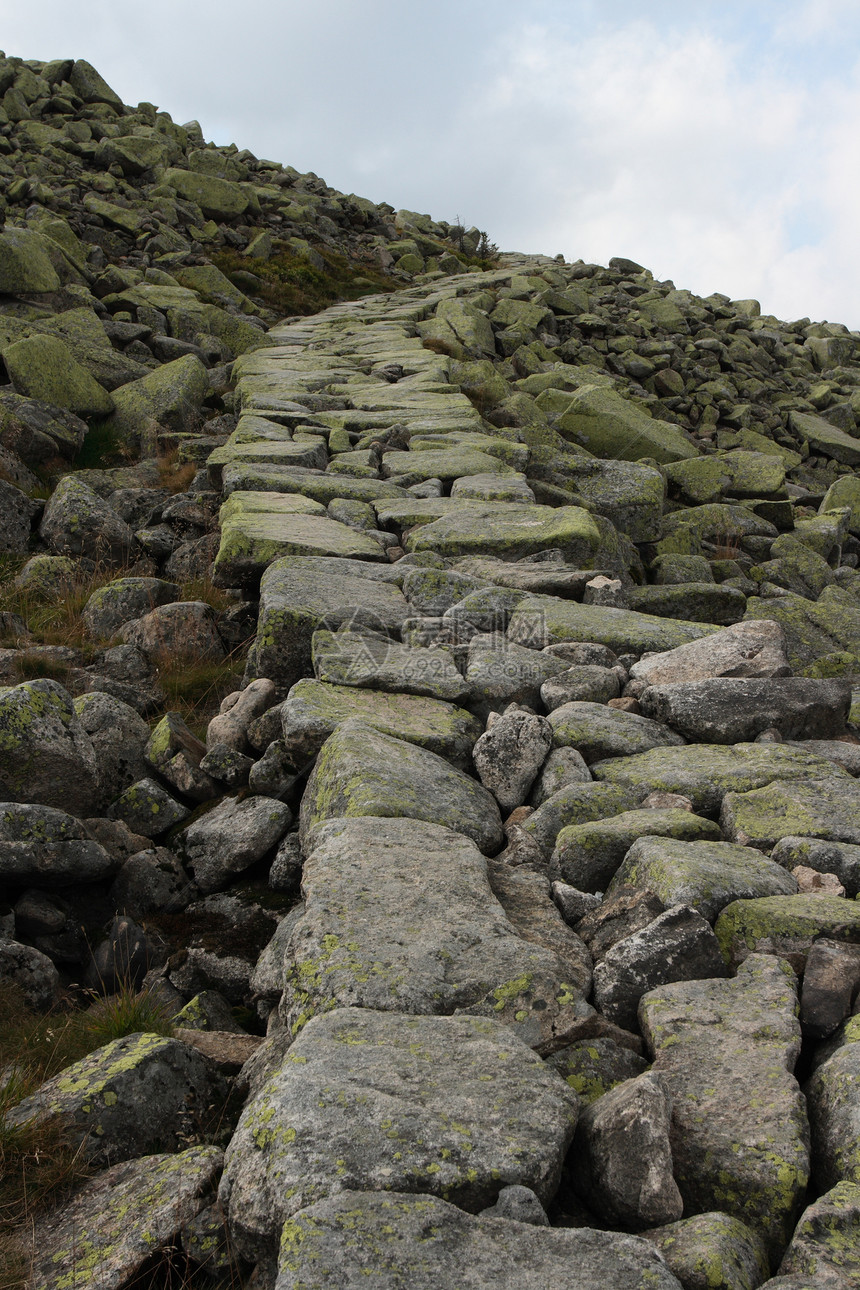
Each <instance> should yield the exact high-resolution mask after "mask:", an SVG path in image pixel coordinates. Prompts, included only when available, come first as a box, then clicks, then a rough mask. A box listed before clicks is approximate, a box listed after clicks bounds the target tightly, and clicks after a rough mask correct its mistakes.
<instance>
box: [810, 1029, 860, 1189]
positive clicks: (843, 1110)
mask: <svg viewBox="0 0 860 1290" xmlns="http://www.w3.org/2000/svg"><path fill="white" fill-rule="evenodd" d="M858 1085H860V1044H852V1043H848V1044H845V1045H844V1046H843V1047H841V1048H838V1049H837V1050H836V1052H835V1053H834V1054H833V1056H832V1057H830V1058H829V1059H828V1060H827V1061H826V1062H824V1063H823V1064H822V1065H821V1066H819V1067H818V1069H817V1070H816V1071H815V1073H814V1074H813V1075H812V1077H811V1079H810V1080H809V1081H808V1082H807V1084H806V1085H805V1087H804V1093H805V1095H806V1101H807V1104H808V1106H809V1123H810V1128H811V1130H812V1176H813V1180H814V1182H815V1185H816V1186H817V1187H818V1188H819V1189H820V1190H827V1189H828V1188H830V1187H835V1186H836V1184H837V1183H839V1182H842V1181H847V1182H854V1181H856V1179H857V1176H858V1168H860V1098H858V1093H857V1089H858Z"/></svg>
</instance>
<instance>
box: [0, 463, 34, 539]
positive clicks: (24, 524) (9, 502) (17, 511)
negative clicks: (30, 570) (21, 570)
mask: <svg viewBox="0 0 860 1290" xmlns="http://www.w3.org/2000/svg"><path fill="white" fill-rule="evenodd" d="M37 511H38V507H37V506H36V503H35V502H32V501H31V500H30V498H29V497H28V496H27V495H26V493H22V491H21V489H20V488H15V487H14V485H12V484H9V483H7V482H6V480H5V479H0V552H2V553H8V554H11V555H22V554H23V553H24V552H25V551H26V550H27V547H28V545H29V542H30V526H31V524H32V521H33V519H34V517H35V516H36V514H37Z"/></svg>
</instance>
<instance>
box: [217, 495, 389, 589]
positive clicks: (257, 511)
mask: <svg viewBox="0 0 860 1290" xmlns="http://www.w3.org/2000/svg"><path fill="white" fill-rule="evenodd" d="M248 497H253V498H254V499H255V500H254V501H253V502H251V503H248V502H246V501H245V499H246V498H248ZM268 497H273V498H275V499H276V504H275V505H272V506H271V507H267V506H266V505H265V502H266V499H267V498H268ZM286 555H298V556H303V555H310V556H314V555H315V556H331V557H337V558H341V559H348V560H385V559H386V556H385V552H384V550H383V549H382V547H381V546H380V544H379V543H378V542H377V541H376V539H375V538H372V537H368V535H367V534H366V533H362V532H360V531H359V530H358V529H354V528H350V527H349V525H347V524H341V523H340V522H339V521H338V520H332V519H329V518H328V516H327V515H326V513H325V508H324V507H323V506H322V505H321V504H320V503H319V502H314V501H312V500H311V499H309V498H306V497H303V496H302V495H301V493H295V494H292V495H291V494H284V495H280V494H277V493H272V494H269V493H262V494H253V493H252V494H248V493H232V494H231V496H230V497H229V498H228V499H227V501H226V502H225V503H224V505H223V506H222V507H221V544H220V546H219V548H218V554H217V555H216V557H215V564H214V568H213V571H212V577H213V581H214V582H215V584H216V585H217V586H220V587H235V586H241V585H242V584H244V583H247V582H256V580H257V579H259V577H260V576H261V574H262V573H263V570H264V569H265V568H266V567H267V566H268V565H270V564H271V563H272V562H273V561H274V560H277V559H278V558H279V557H281V556H286Z"/></svg>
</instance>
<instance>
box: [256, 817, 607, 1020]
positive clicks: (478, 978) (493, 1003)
mask: <svg viewBox="0 0 860 1290" xmlns="http://www.w3.org/2000/svg"><path fill="white" fill-rule="evenodd" d="M314 843H315V845H314V848H313V850H312V851H311V853H310V854H309V856H308V858H307V860H306V861H305V866H304V873H303V877H302V892H303V895H304V898H305V911H304V914H303V916H302V918H301V920H300V921H299V922H298V923H297V924H296V925H295V927H294V929H293V932H292V934H291V936H290V940H289V943H288V945H287V946H286V950H285V960H284V961H285V963H286V976H285V978H282V984H283V989H284V994H283V998H282V1001H281V1014H282V1016H283V1018H284V1021H285V1022H286V1024H287V1025H288V1026H289V1027H290V1028H291V1030H292V1031H293V1033H295V1032H297V1031H298V1030H299V1029H300V1028H301V1027H302V1026H303V1025H304V1024H305V1023H306V1021H307V1020H308V1019H309V1018H310V1017H312V1016H314V1015H316V1014H318V1013H320V1012H324V1011H325V1010H326V1009H328V1008H332V1007H361V1008H375V1009H377V1010H379V1011H397V1012H402V1013H415V1014H432V1013H444V1014H450V1013H453V1012H456V1011H461V1012H470V1013H477V1014H481V1015H488V1016H490V1017H494V1018H496V1019H498V1020H499V1021H503V1022H505V1023H507V1025H509V1026H510V1027H511V1029H512V1030H513V1031H514V1033H515V1034H517V1035H518V1037H519V1038H520V1039H522V1040H523V1041H524V1042H525V1043H527V1044H530V1045H533V1044H538V1043H542V1042H545V1041H546V1040H548V1039H550V1038H551V1037H552V1036H553V1034H554V1033H556V1032H557V1031H558V1030H563V1029H564V1028H565V1025H569V1024H570V1022H571V1020H572V1018H573V1015H574V1008H575V1005H576V1003H577V1000H579V999H581V998H582V997H583V995H584V993H585V992H587V990H588V987H589V983H590V972H589V966H590V965H589V963H588V955H587V952H586V951H585V949H584V947H583V946H582V945H581V943H579V942H578V941H577V938H576V937H575V936H574V934H573V932H571V931H570V930H569V928H567V927H566V926H565V925H564V923H562V921H561V919H560V918H559V916H558V914H557V912H556V910H555V908H554V906H553V905H552V903H551V902H550V900H549V899H548V898H547V897H546V895H545V894H544V895H543V899H544V903H545V905H546V916H547V918H551V919H553V920H555V922H556V923H557V925H558V927H557V932H556V936H555V939H554V940H553V939H551V937H550V936H541V932H540V922H539V919H538V918H537V917H534V916H533V917H526V918H524V919H523V918H521V919H518V920H517V922H518V923H519V925H517V924H516V923H514V924H513V925H512V921H511V920H510V919H509V917H508V916H507V915H506V908H505V906H506V905H507V904H508V903H509V902H507V901H505V900H504V899H502V902H501V903H499V900H498V899H497V898H496V896H495V895H494V894H493V887H492V886H491V882H490V880H488V875H487V862H486V860H485V859H484V857H483V856H482V855H481V854H480V852H479V851H478V849H477V847H476V846H475V845H474V843H473V842H471V841H469V840H468V839H467V838H465V837H462V836H459V835H458V834H456V833H452V832H451V831H450V830H449V829H446V828H441V827H440V826H439V825H437V824H430V823H423V822H419V821H415V820H397V819H392V820H388V819H355V820H337V819H335V820H330V821H329V822H328V823H327V824H326V825H325V826H322V827H319V828H317V829H316V831H315V837H314ZM537 881H538V882H539V881H540V880H539V879H538V880H537ZM531 912H532V911H531V909H527V910H526V914H527V915H528V914H529V913H531ZM524 925H525V927H526V929H527V939H524V938H523V932H522V930H521V929H522V928H523V926H524ZM547 941H549V944H547Z"/></svg>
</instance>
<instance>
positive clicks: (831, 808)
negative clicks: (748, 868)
mask: <svg viewBox="0 0 860 1290" xmlns="http://www.w3.org/2000/svg"><path fill="white" fill-rule="evenodd" d="M831 764H832V763H831ZM720 822H721V824H722V826H723V831H724V833H725V835H726V837H729V838H732V839H734V840H736V841H738V842H743V843H744V845H749V846H753V847H760V848H761V849H762V850H763V851H769V850H770V849H771V848H772V847H774V846H776V844H777V842H779V841H781V839H782V838H785V837H797V836H800V837H807V838H821V839H823V840H824V841H826V842H848V843H851V844H854V845H857V844H858V843H860V784H859V783H858V782H857V780H856V779H851V778H850V777H849V778H848V779H847V781H845V782H843V781H842V780H833V779H825V780H823V781H822V780H819V779H817V778H815V779H813V778H812V776H810V778H809V779H808V780H806V781H804V780H801V781H799V782H795V781H780V780H777V781H775V782H774V783H771V784H767V785H765V787H763V788H757V789H752V790H750V791H749V792H747V793H727V794H726V796H725V797H724V798H723V809H722V814H721V817H720Z"/></svg>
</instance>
